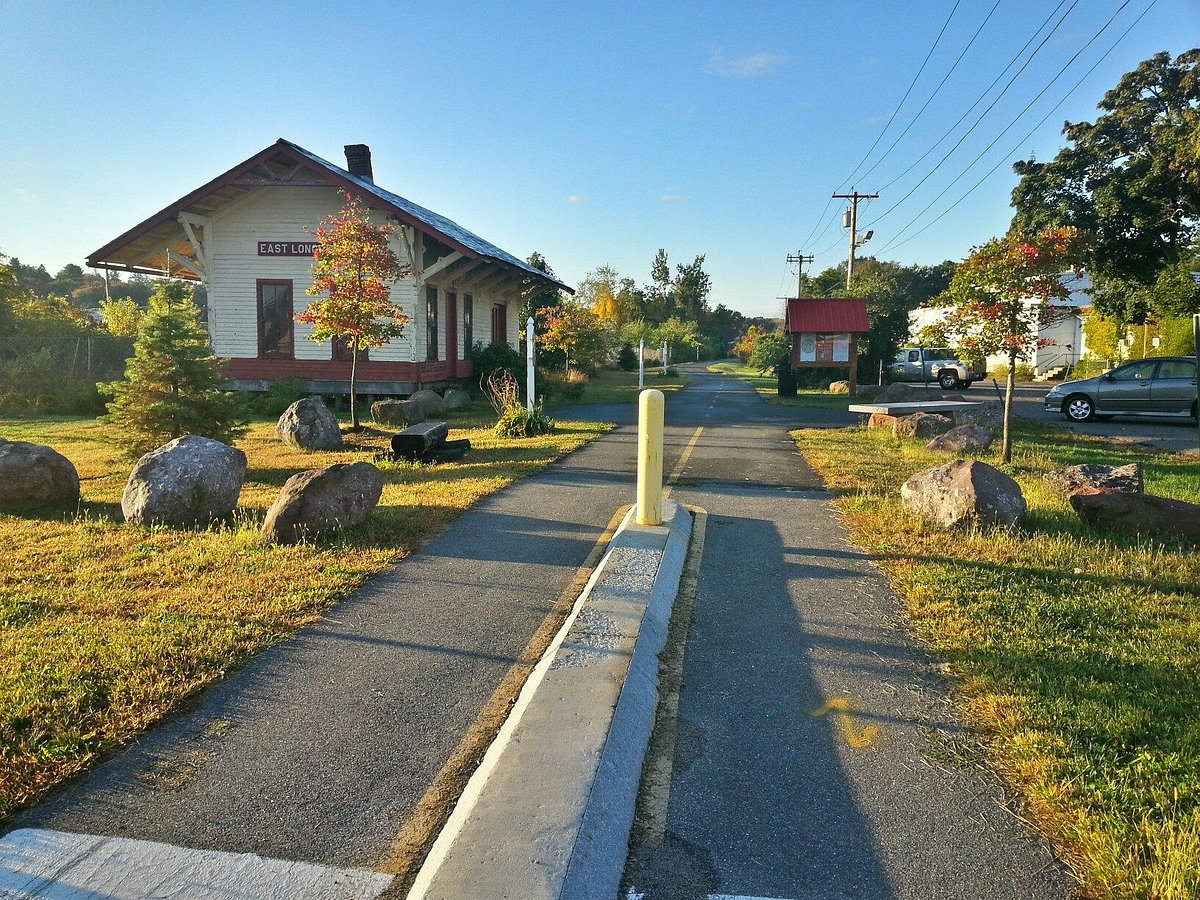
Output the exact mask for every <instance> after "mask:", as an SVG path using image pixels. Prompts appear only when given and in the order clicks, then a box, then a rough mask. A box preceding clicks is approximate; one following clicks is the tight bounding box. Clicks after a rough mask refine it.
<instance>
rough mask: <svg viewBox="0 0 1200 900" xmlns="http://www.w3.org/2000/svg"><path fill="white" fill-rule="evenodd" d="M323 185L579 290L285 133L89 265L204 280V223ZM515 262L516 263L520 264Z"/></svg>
mask: <svg viewBox="0 0 1200 900" xmlns="http://www.w3.org/2000/svg"><path fill="white" fill-rule="evenodd" d="M322 186H324V187H331V188H336V189H339V190H342V191H346V192H348V193H351V194H353V195H355V196H357V197H360V198H361V199H362V200H363V201H364V202H365V203H366V204H367V205H368V206H370V207H372V208H374V209H378V210H381V211H383V212H386V213H387V214H388V215H389V217H390V218H392V219H393V220H394V221H396V222H398V223H400V224H403V225H408V226H410V227H412V228H414V229H415V230H416V231H418V232H420V233H422V234H426V235H429V236H430V237H432V238H434V239H436V240H437V241H439V242H440V243H442V244H445V245H446V246H448V247H450V248H451V249H452V250H454V251H456V252H457V253H460V254H461V255H462V256H463V257H465V258H467V259H484V260H486V261H488V262H492V263H496V264H498V265H499V266H501V267H504V268H511V269H513V270H515V271H520V272H522V274H523V275H524V277H525V278H526V279H527V280H529V281H531V282H534V283H537V282H544V284H545V285H546V286H547V287H550V288H553V289H561V290H565V291H567V292H569V293H572V294H573V293H574V290H573V289H572V288H571V287H569V286H568V285H566V284H563V283H562V282H560V281H557V280H556V279H554V278H551V277H550V276H548V275H544V274H542V273H540V272H538V271H537V270H534V269H532V268H530V267H528V266H526V265H525V264H523V263H520V262H519V261H517V260H515V259H514V258H512V257H510V258H509V259H505V258H503V257H501V256H493V255H491V254H489V253H485V252H480V250H478V249H475V248H473V247H471V246H469V245H468V244H467V243H465V242H464V241H463V240H460V239H459V235H467V236H468V237H469V238H474V236H473V235H470V233H469V232H466V231H465V230H463V229H458V234H456V233H455V229H457V226H455V228H438V227H437V225H436V224H431V222H430V221H429V219H434V220H441V221H444V222H445V223H447V224H448V225H453V223H451V222H449V220H444V219H442V217H439V216H436V215H435V214H432V213H431V214H429V219H427V218H421V216H420V215H417V214H414V212H413V210H414V209H416V210H420V208H419V207H416V206H415V204H408V203H407V201H403V202H400V201H402V198H400V197H396V196H395V195H392V194H390V193H389V192H387V191H384V190H382V189H375V188H374V185H372V184H370V183H369V182H364V181H363V180H361V179H358V178H356V177H355V176H353V175H350V173H348V172H346V171H345V170H342V169H339V168H338V167H337V166H334V165H332V164H331V163H329V162H327V161H325V160H323V159H321V158H320V157H317V156H315V155H313V154H311V153H309V152H308V151H307V150H304V148H302V147H299V146H297V145H295V144H292V143H291V142H290V141H286V140H284V139H282V138H280V139H279V140H278V141H276V142H275V143H274V144H272V145H271V146H269V147H267V148H266V149H264V150H262V151H260V152H258V153H256V154H254V155H253V156H251V157H250V158H249V159H247V160H245V161H244V162H241V163H239V164H238V165H236V166H234V167H233V168H232V169H230V170H229V171H227V172H225V173H224V174H222V175H219V176H217V177H216V178H214V179H213V180H212V181H210V182H208V183H207V184H205V185H203V186H201V187H199V188H197V189H196V190H194V191H192V192H191V193H190V194H187V195H186V196H184V197H182V198H180V199H179V200H176V201H175V202H174V203H172V204H170V205H169V206H167V207H164V208H163V209H161V210H159V211H158V212H156V213H155V214H154V215H152V216H150V217H149V218H147V219H145V220H144V221H142V222H140V223H139V224H137V225H135V226H134V227H133V228H131V229H129V230H128V231H126V232H125V233H124V234H122V235H121V236H120V237H117V238H115V239H114V240H112V241H109V242H108V243H107V244H105V245H104V246H103V247H101V248H99V249H98V250H96V251H95V252H93V253H90V254H88V257H87V264H88V265H89V266H91V267H93V268H97V269H112V270H116V271H122V272H135V273H140V274H147V275H170V276H173V277H178V278H185V279H189V280H192V281H200V280H202V279H204V278H205V266H206V259H205V249H204V242H205V238H206V234H205V228H204V224H205V222H206V220H207V219H208V218H209V217H210V216H211V215H213V214H214V213H216V212H217V211H218V210H220V209H223V208H224V207H226V206H228V205H229V204H231V203H234V202H236V201H238V200H240V199H241V198H243V197H245V196H246V195H248V194H250V193H252V192H254V191H257V190H261V189H263V188H269V187H322ZM392 198H394V199H392ZM475 240H476V241H478V242H479V243H480V244H482V245H483V246H484V247H490V248H491V249H492V250H494V251H495V252H496V253H503V251H500V250H499V248H496V247H492V245H490V244H487V243H486V242H484V241H482V240H481V239H478V238H475ZM505 255H506V256H507V254H505ZM514 262H516V263H517V264H516V265H514Z"/></svg>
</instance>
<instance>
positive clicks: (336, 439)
mask: <svg viewBox="0 0 1200 900" xmlns="http://www.w3.org/2000/svg"><path fill="white" fill-rule="evenodd" d="M275 433H276V434H277V435H279V439H280V440H281V441H283V442H284V443H285V444H290V445H291V446H293V447H299V448H300V449H301V450H337V449H339V448H340V447H341V446H342V429H341V427H340V426H339V425H338V420H337V419H336V418H335V417H334V415H333V413H331V412H330V411H329V407H328V406H326V405H325V401H324V400H322V399H321V398H320V397H305V398H304V399H303V400H297V401H296V402H295V403H293V404H292V405H291V406H289V407H288V408H287V409H285V410H284V411H283V415H282V416H280V417H279V421H278V422H277V423H276V425H275Z"/></svg>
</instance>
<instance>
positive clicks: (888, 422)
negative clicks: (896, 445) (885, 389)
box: [867, 412, 900, 432]
mask: <svg viewBox="0 0 1200 900" xmlns="http://www.w3.org/2000/svg"><path fill="white" fill-rule="evenodd" d="M899 421H900V417H899V416H889V415H888V414H887V413H880V412H877V413H871V418H869V419H867V428H884V429H886V430H888V431H892V432H894V431H895V429H896V423H897V422H899Z"/></svg>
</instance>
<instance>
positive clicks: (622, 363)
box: [617, 344, 638, 372]
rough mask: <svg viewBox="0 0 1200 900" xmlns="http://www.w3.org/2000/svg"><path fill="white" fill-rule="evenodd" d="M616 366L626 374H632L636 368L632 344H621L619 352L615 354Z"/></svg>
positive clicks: (635, 354) (636, 357) (636, 360)
mask: <svg viewBox="0 0 1200 900" xmlns="http://www.w3.org/2000/svg"><path fill="white" fill-rule="evenodd" d="M617 365H618V366H619V367H620V368H621V369H622V370H623V371H626V372H632V371H634V370H635V369H637V367H638V355H637V351H636V350H634V349H633V345H632V344H622V345H621V350H620V352H619V353H617Z"/></svg>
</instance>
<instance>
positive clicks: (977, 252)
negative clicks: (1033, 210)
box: [936, 228, 1078, 463]
mask: <svg viewBox="0 0 1200 900" xmlns="http://www.w3.org/2000/svg"><path fill="white" fill-rule="evenodd" d="M1077 247H1078V236H1077V234H1076V232H1075V231H1074V230H1073V229H1070V228H1049V229H1046V230H1044V231H1042V232H1040V233H1038V234H1037V235H1035V236H1032V237H1028V238H1026V237H1022V236H1021V235H1019V234H1015V233H1010V234H1008V235H1006V236H1005V237H1002V238H994V239H992V240H990V241H988V242H987V243H986V244H984V245H983V246H981V247H976V248H975V249H974V250H972V251H971V255H970V256H968V257H967V258H966V259H965V260H964V261H963V262H961V263H959V265H958V268H957V269H956V270H955V272H954V277H953V278H952V279H951V281H950V287H949V289H948V290H947V291H946V292H945V293H944V294H942V295H941V296H940V297H938V298H937V301H936V302H937V303H938V305H943V306H949V307H951V308H950V310H949V312H948V313H947V316H946V320H945V326H944V327H945V330H946V336H947V338H949V339H951V340H953V341H954V342H955V343H957V345H958V346H960V347H963V348H965V349H966V350H968V351H974V352H977V353H979V354H980V355H989V354H993V353H1004V354H1005V355H1006V356H1007V357H1008V384H1007V387H1006V389H1005V393H1004V438H1003V441H1002V443H1001V458H1002V459H1003V461H1004V462H1006V463H1007V462H1010V461H1011V460H1012V430H1011V420H1012V398H1013V389H1014V387H1015V378H1016V375H1015V372H1016V368H1017V360H1019V359H1028V358H1029V356H1030V354H1031V353H1032V352H1033V351H1034V350H1035V349H1036V348H1037V347H1038V332H1039V326H1040V325H1041V324H1042V323H1044V322H1045V321H1047V320H1048V319H1049V318H1051V317H1052V316H1053V315H1054V311H1053V301H1055V300H1065V299H1066V298H1067V297H1068V296H1069V294H1070V292H1069V291H1068V290H1067V287H1066V285H1064V284H1063V280H1062V278H1061V277H1060V276H1061V273H1062V272H1063V270H1064V269H1067V268H1068V267H1069V266H1071V265H1073V264H1074V263H1075V261H1076V258H1077Z"/></svg>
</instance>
